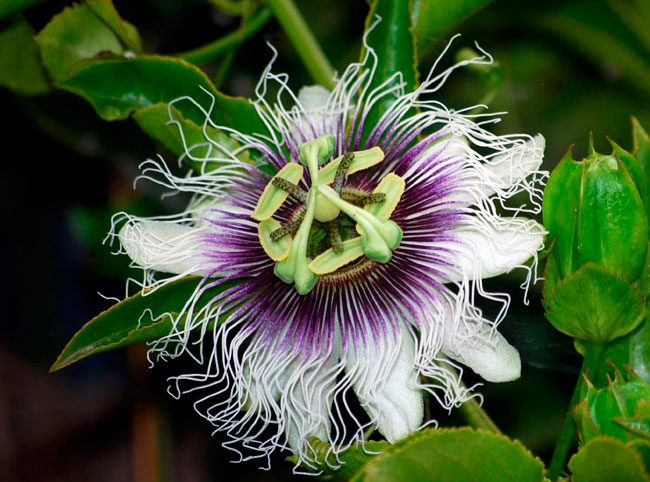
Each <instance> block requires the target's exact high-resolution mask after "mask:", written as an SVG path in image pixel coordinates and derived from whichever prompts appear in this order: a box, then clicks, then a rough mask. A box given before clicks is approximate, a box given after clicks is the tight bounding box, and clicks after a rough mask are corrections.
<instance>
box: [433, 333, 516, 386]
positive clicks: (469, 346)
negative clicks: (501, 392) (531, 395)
mask: <svg viewBox="0 0 650 482" xmlns="http://www.w3.org/2000/svg"><path fill="white" fill-rule="evenodd" d="M442 351H443V353H444V354H445V355H447V356H448V357H450V358H453V359H454V360H456V361H458V362H460V363H462V364H463V365H467V366H468V367H470V368H471V369H472V370H474V371H475V372H476V373H477V374H478V375H480V376H481V377H483V378H484V379H485V380H487V381H488V382H509V381H512V380H516V379H517V378H519V376H520V375H521V359H520V357H519V352H518V351H517V349H516V348H514V347H513V346H512V345H510V344H509V343H508V342H507V341H506V339H505V338H504V337H503V336H502V335H501V334H500V333H499V332H498V331H496V329H494V327H493V326H492V325H491V324H490V323H489V322H487V321H485V320H476V321H467V320H465V321H461V322H460V323H459V324H458V326H457V327H456V328H455V329H454V330H449V329H447V330H445V333H444V337H443V344H442Z"/></svg>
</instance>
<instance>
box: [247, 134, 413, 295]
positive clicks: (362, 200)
mask: <svg viewBox="0 0 650 482" xmlns="http://www.w3.org/2000/svg"><path fill="white" fill-rule="evenodd" d="M334 145H335V139H334V136H333V135H331V134H325V135H323V136H320V137H318V138H317V139H314V140H313V141H309V142H305V143H304V144H301V145H300V146H299V148H298V152H299V162H290V163H288V164H286V165H285V166H284V167H283V168H282V169H280V171H278V173H277V174H276V175H275V176H274V177H273V178H272V179H271V181H270V182H269V183H268V184H267V185H266V187H265V188H264V191H263V192H262V194H261V195H260V198H259V200H258V202H257V205H256V207H255V210H254V211H253V214H252V215H251V217H252V218H253V219H254V220H256V221H259V225H258V237H259V241H260V245H261V246H262V248H263V249H264V252H265V253H266V254H267V255H268V257H269V258H271V259H272V260H273V261H275V268H274V273H275V275H276V276H277V277H278V278H280V279H281V280H282V281H284V282H285V283H293V284H294V286H295V288H296V291H297V292H298V293H299V294H301V295H306V294H308V293H309V292H311V291H312V290H313V288H314V286H316V283H317V282H318V279H319V277H322V276H326V275H330V274H332V273H335V272H336V271H338V270H340V269H341V268H343V267H347V266H348V265H350V264H351V263H354V262H359V261H361V260H364V259H365V258H368V259H370V260H373V261H376V262H378V263H387V262H388V261H390V259H391V257H392V252H393V251H394V250H395V249H397V247H398V246H399V245H400V242H401V240H402V230H401V228H400V227H399V225H398V224H397V223H395V221H393V220H391V219H390V217H391V215H392V213H393V211H394V210H395V208H396V206H397V204H398V203H399V201H400V198H401V197H402V194H403V193H404V189H405V183H404V180H403V179H402V178H401V177H400V176H398V175H396V174H395V173H392V172H391V173H389V174H387V175H386V176H384V177H383V178H382V179H381V181H380V182H379V184H378V185H377V186H376V188H375V189H374V190H373V191H372V192H363V191H360V190H359V189H357V188H353V187H351V186H348V185H346V181H347V180H348V176H350V175H352V174H354V173H355V172H358V171H361V170H365V169H368V168H370V167H372V166H375V165H377V164H379V163H380V162H381V161H383V159H384V153H383V151H382V150H381V149H380V148H379V147H373V148H371V149H366V150H362V151H355V152H348V153H345V154H343V155H341V156H339V157H337V158H335V159H332V156H333V154H334ZM304 168H307V170H308V172H309V179H310V187H309V190H308V191H305V190H303V189H302V188H301V187H299V185H298V184H299V183H300V181H301V180H302V178H303V175H304ZM289 197H292V198H293V199H294V200H295V201H296V202H297V205H298V206H299V208H297V209H294V211H293V214H292V215H291V219H290V220H289V222H285V224H282V223H280V222H279V221H278V220H276V219H274V218H273V216H274V215H275V214H276V213H277V211H278V210H279V209H280V208H281V207H282V205H283V204H284V203H285V201H286V200H287V199H288V198H289Z"/></svg>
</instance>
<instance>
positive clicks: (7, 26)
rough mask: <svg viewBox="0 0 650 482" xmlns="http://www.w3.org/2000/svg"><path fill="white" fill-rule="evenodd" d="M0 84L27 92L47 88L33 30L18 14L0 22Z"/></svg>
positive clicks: (23, 92) (19, 91) (45, 89)
mask: <svg viewBox="0 0 650 482" xmlns="http://www.w3.org/2000/svg"><path fill="white" fill-rule="evenodd" d="M0 86H5V87H8V88H10V89H11V90H13V91H14V92H18V93H20V94H28V95H34V94H42V93H44V92H47V91H48V90H49V89H50V86H49V82H48V81H47V77H46V75H45V70H44V69H43V65H42V64H41V57H40V55H39V53H38V46H37V45H36V42H34V30H33V29H32V27H31V26H30V25H29V23H27V21H26V20H25V19H24V18H23V17H22V16H17V17H16V18H14V19H11V20H8V21H7V22H5V23H4V24H2V25H1V26H0Z"/></svg>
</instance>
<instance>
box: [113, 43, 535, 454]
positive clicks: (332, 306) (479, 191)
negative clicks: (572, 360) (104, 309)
mask: <svg viewBox="0 0 650 482" xmlns="http://www.w3.org/2000/svg"><path fill="white" fill-rule="evenodd" d="M366 52H367V53H366V56H365V59H364V60H363V61H362V62H360V63H358V64H352V65H350V66H349V67H348V68H347V69H346V71H345V72H344V73H343V75H342V76H341V77H340V78H339V79H338V82H337V84H336V87H335V89H334V90H333V91H331V92H329V91H327V90H325V89H324V88H321V87H316V86H314V87H307V88H303V89H302V90H301V91H300V93H299V94H298V95H294V94H293V93H292V91H291V90H290V89H289V87H288V86H287V80H288V79H287V76H286V75H284V74H280V75H276V74H273V73H272V72H271V66H270V65H269V67H268V68H267V70H266V71H265V72H264V74H263V76H262V79H261V81H260V83H259V84H258V86H257V89H256V99H255V100H254V101H253V104H254V106H255V108H256V110H257V112H258V115H259V116H260V118H261V119H262V120H263V122H264V124H265V125H266V126H267V128H268V132H264V133H262V132H260V133H258V134H256V135H244V134H242V133H239V132H237V131H235V130H233V129H230V128H227V127H223V126H216V125H212V124H211V123H210V120H209V119H210V110H209V109H208V110H203V113H204V114H205V118H206V127H205V130H204V132H205V133H206V139H205V142H204V143H203V144H201V145H197V146H186V156H189V157H190V158H192V159H193V161H194V162H195V163H202V165H203V166H205V169H204V170H203V172H202V173H200V174H197V173H190V174H188V175H187V176H186V177H182V178H181V177H175V176H173V175H172V174H171V172H170V171H169V170H168V169H167V167H166V166H165V164H164V163H163V162H159V161H147V162H146V163H145V165H144V172H143V177H145V178H148V179H151V180H153V181H155V182H158V183H161V184H163V185H165V186H167V187H169V188H170V189H172V190H175V191H184V192H188V193H192V194H193V195H194V196H193V199H192V201H191V203H190V205H189V207H188V208H187V210H186V211H185V212H183V213H181V214H179V215H178V216H172V217H164V218H149V219H142V218H136V217H134V216H130V215H127V214H125V213H120V214H119V215H117V216H116V219H115V226H114V229H113V236H115V237H116V238H118V239H119V241H120V243H121V248H122V250H123V252H125V253H126V254H128V255H129V256H130V257H131V259H132V260H133V263H134V265H136V266H137V267H140V268H142V269H143V270H144V279H143V281H144V282H143V283H142V285H143V288H152V287H153V288H155V287H157V286H160V285H162V284H165V283H169V282H170V281H172V280H176V279H178V278H180V277H183V276H187V275H199V276H203V277H204V280H203V282H202V283H201V284H200V286H199V287H198V288H197V289H196V291H195V292H194V294H193V295H192V296H191V297H190V299H188V300H187V303H186V305H185V307H184V309H183V311H182V312H181V313H180V314H174V315H173V318H174V328H173V330H172V331H171V332H170V333H169V334H168V335H167V336H165V337H164V338H162V339H160V340H158V341H156V342H154V343H153V344H151V346H150V351H149V356H150V359H151V360H152V361H155V360H158V359H165V358H170V357H171V358H173V357H177V356H179V355H181V354H184V353H186V354H189V355H190V356H192V357H194V359H195V360H196V361H197V363H198V364H200V366H201V368H200V369H199V370H197V373H193V374H184V375H180V376H178V377H176V378H174V380H173V381H172V385H171V387H170V390H171V391H173V393H174V394H175V395H180V394H182V393H186V392H194V395H195V396H196V397H197V402H196V404H195V406H196V408H197V411H198V412H199V413H201V415H203V416H204V417H205V418H207V419H208V420H209V421H210V422H211V423H212V424H213V425H214V426H215V427H216V429H217V430H219V431H224V432H226V433H227V434H228V435H229V436H230V438H231V439H232V442H228V445H229V446H231V447H232V448H233V449H236V450H240V448H241V447H243V448H244V449H246V450H244V451H242V452H240V453H242V456H246V457H248V456H256V455H257V456H259V455H262V456H264V455H267V456H268V454H270V452H271V451H273V450H274V449H275V448H278V447H288V448H290V449H291V450H292V451H293V452H294V453H295V454H296V455H297V456H298V458H299V460H300V462H301V463H305V464H309V463H310V462H313V460H314V457H315V452H314V448H313V444H312V442H311V441H310V438H311V437H317V438H318V439H320V440H322V441H324V442H330V443H331V444H332V445H331V449H330V450H331V451H332V452H333V453H336V451H337V450H340V449H341V448H342V447H345V446H347V445H349V444H350V443H353V442H355V441H359V440H361V439H362V437H363V432H364V430H365V429H366V428H368V427H370V426H376V427H377V429H378V430H379V431H380V432H381V433H382V434H383V435H384V436H385V437H386V439H387V440H389V441H395V440H398V439H400V438H403V437H405V436H406V435H407V434H409V433H410V432H412V431H414V430H417V429H418V428H419V427H420V426H421V425H422V423H423V392H424V391H427V392H429V393H430V395H431V396H433V397H435V399H437V400H438V401H439V402H440V404H442V405H443V406H444V407H446V408H448V409H450V408H452V407H454V406H458V405H459V404H460V403H462V402H463V401H465V400H467V399H468V398H469V397H472V396H475V395H473V394H472V392H471V391H470V389H467V388H465V387H464V386H463V385H462V384H461V383H460V376H461V374H462V367H463V366H468V367H470V368H471V369H472V370H474V371H475V372H476V373H478V374H479V375H481V376H482V377H483V378H484V379H486V380H488V381H493V382H499V381H508V380H513V379H515V378H517V377H519V374H520V359H519V354H518V353H517V351H516V350H515V349H514V348H513V347H512V346H511V345H509V344H508V342H507V341H506V340H505V339H504V338H503V337H502V336H501V335H500V334H499V333H498V332H497V331H496V329H495V327H496V325H497V324H498V322H499V321H501V319H502V318H503V317H504V315H505V312H506V309H507V305H508V296H507V295H505V294H499V293H488V292H485V291H484V290H483V287H482V284H481V279H482V278H487V277H491V276H496V275H498V274H501V273H505V272H508V271H510V270H511V269H513V268H515V267H522V268H524V269H527V270H528V273H529V274H528V278H527V283H528V282H530V281H531V278H532V277H533V276H534V273H535V269H534V268H535V264H536V253H537V251H538V250H539V249H540V248H541V247H542V244H543V235H544V230H543V228H542V226H541V225H539V224H538V223H536V222H535V221H532V220H531V219H527V218H526V217H524V216H525V215H526V214H527V213H534V212H537V211H538V210H539V201H540V200H541V181H542V180H543V179H544V177H545V175H546V174H545V173H544V172H541V171H538V169H539V167H540V164H541V160H542V156H543V150H544V139H543V137H542V136H541V135H538V136H536V137H534V138H533V137H529V136H525V135H513V136H496V135H493V134H491V133H490V132H488V131H487V130H486V129H485V126H486V124H490V123H493V122H496V121H497V120H498V119H497V118H496V117H495V116H494V115H487V114H482V115H470V114H468V112H470V109H467V110H465V111H455V112H454V111H450V110H448V109H447V108H446V107H445V106H444V105H442V104H441V103H439V102H436V101H434V100H430V98H431V94H433V93H435V92H436V91H437V90H438V89H439V88H440V86H441V85H442V84H443V83H444V81H445V80H446V78H447V77H448V76H449V75H450V73H451V72H452V71H453V70H454V69H455V68H457V67H458V66H459V65H456V66H454V67H452V68H450V69H448V70H446V71H444V72H442V73H439V74H435V73H434V72H433V70H432V71H431V72H430V73H429V74H428V76H427V77H426V78H425V79H424V80H423V81H422V82H421V83H420V85H419V87H418V88H417V89H416V90H415V91H414V92H405V91H404V86H403V83H402V82H401V76H400V74H399V73H396V74H395V75H394V76H393V77H392V78H391V79H389V80H387V81H386V82H385V83H384V84H383V85H382V86H380V87H379V88H376V89H373V90H371V89H370V87H369V85H370V82H371V79H372V77H373V75H374V69H375V65H376V59H375V56H374V55H375V54H374V52H373V51H372V50H371V49H367V50H366ZM490 60H491V59H489V57H481V58H477V59H474V60H472V62H486V61H490ZM466 63H467V62H465V64H466ZM460 65H463V64H460ZM271 83H276V84H277V87H278V94H277V96H276V97H274V99H273V100H271V99H269V98H268V95H267V92H268V87H269V86H270V84H271ZM388 96H392V97H394V98H395V99H396V100H395V102H394V103H393V104H392V105H391V107H390V108H389V109H388V111H387V112H386V113H385V114H384V115H383V116H382V117H381V119H380V120H379V121H378V123H377V125H374V126H368V125H365V123H366V119H367V113H368V111H369V109H370V108H371V107H372V106H373V105H375V104H376V103H377V102H378V101H379V100H382V99H385V98H387V97H388ZM175 102H192V103H194V104H195V105H196V107H198V108H201V107H200V104H199V103H198V102H196V101H195V100H193V99H189V98H182V99H178V100H177V101H175ZM218 131H221V132H223V133H225V134H227V135H229V136H230V137H231V138H233V139H235V140H236V141H237V142H238V143H239V145H240V147H239V148H238V149H235V150H234V151H233V150H232V148H231V149H230V150H229V149H226V147H225V146H223V145H222V144H221V143H220V139H223V137H217V135H216V133H217V132H218ZM181 133H182V130H181ZM362 133H369V134H368V135H363V136H362ZM243 152H248V153H251V157H252V161H242V160H240V158H239V157H238V156H240V155H241V153H243ZM240 157H241V156H240ZM518 193H524V194H526V195H527V198H528V201H527V203H526V204H525V205H519V204H518V205H517V206H515V207H509V206H508V203H507V201H508V199H509V198H511V197H512V196H514V195H515V194H518ZM518 199H521V197H518ZM497 212H501V213H503V212H509V216H508V217H506V216H500V215H499V214H497ZM531 257H532V258H533V262H532V263H528V265H526V264H525V263H526V262H527V261H528V260H529V259H530V258H531ZM157 273H171V274H173V276H168V275H166V276H163V277H159V276H158V274H157ZM215 286H223V287H224V289H223V290H222V291H221V292H220V293H219V294H217V295H215V296H214V297H213V298H212V299H211V300H210V301H209V303H207V305H205V304H201V305H200V307H199V305H198V304H197V303H196V302H197V300H199V298H200V297H201V295H202V294H203V293H204V292H205V291H206V290H208V289H210V288H213V287H215ZM476 296H483V297H487V298H489V299H492V300H497V301H501V302H502V306H503V309H502V310H501V312H500V313H499V315H498V317H497V319H495V320H487V319H484V318H483V316H482V313H481V311H480V310H479V309H478V308H477V307H475V306H474V299H475V297H476ZM217 319H218V323H216V322H215V321H216V320H217ZM208 328H210V329H208ZM204 348H205V350H209V354H208V353H204ZM349 392H353V393H354V395H355V396H356V398H357V399H358V401H359V403H360V405H361V407H363V409H364V410H365V412H366V414H367V416H365V417H360V416H359V414H358V413H353V410H352V409H351V408H350V407H349V406H348V400H349V397H348V396H347V395H348V393H349ZM346 427H347V428H346ZM350 427H354V428H353V430H350ZM312 441H313V439H312ZM237 443H239V445H237ZM251 449H252V452H251ZM251 453H252V455H249V454H251ZM335 459H336V458H335V457H334V458H333V459H332V460H335ZM332 460H330V462H332Z"/></svg>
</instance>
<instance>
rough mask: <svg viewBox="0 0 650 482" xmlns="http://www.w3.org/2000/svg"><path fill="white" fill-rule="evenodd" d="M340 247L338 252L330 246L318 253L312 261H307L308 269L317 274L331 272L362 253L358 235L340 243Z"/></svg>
mask: <svg viewBox="0 0 650 482" xmlns="http://www.w3.org/2000/svg"><path fill="white" fill-rule="evenodd" d="M341 248H342V249H341V251H339V252H338V253H337V252H336V251H334V249H333V248H330V249H328V250H327V251H324V252H323V253H321V254H319V255H318V256H317V257H316V258H315V259H314V261H312V262H311V263H309V269H311V270H312V271H313V272H314V273H316V274H317V275H324V274H327V273H333V272H334V271H336V270H338V269H339V268H341V267H342V266H345V265H346V264H349V263H351V262H352V261H354V260H355V259H357V258H360V257H361V256H363V254H364V250H363V247H362V245H361V238H360V237H358V238H353V239H348V240H347V241H345V242H344V243H342V245H341Z"/></svg>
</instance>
